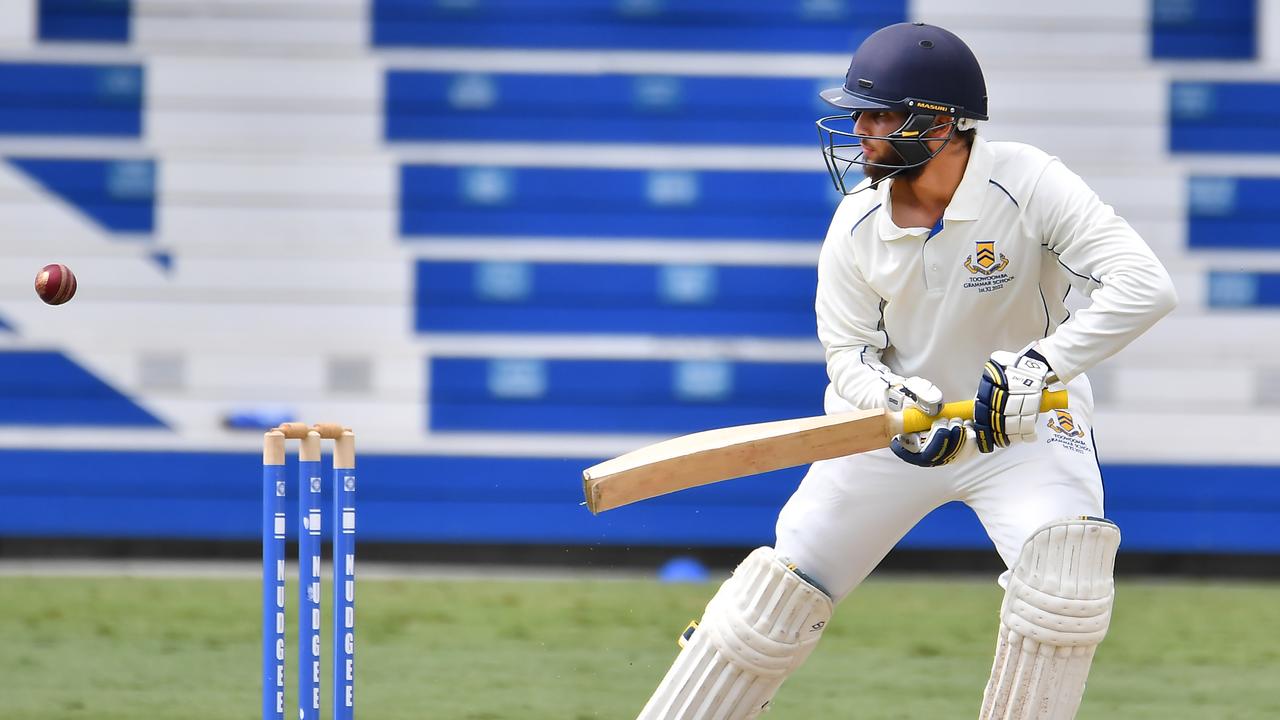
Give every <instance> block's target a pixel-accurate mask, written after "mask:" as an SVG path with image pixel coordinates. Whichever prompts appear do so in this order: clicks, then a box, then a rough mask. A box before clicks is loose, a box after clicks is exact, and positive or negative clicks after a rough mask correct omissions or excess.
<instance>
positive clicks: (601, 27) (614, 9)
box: [372, 0, 907, 53]
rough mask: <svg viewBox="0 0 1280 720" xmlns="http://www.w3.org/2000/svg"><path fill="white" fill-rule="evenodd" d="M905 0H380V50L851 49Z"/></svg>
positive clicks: (902, 16)
mask: <svg viewBox="0 0 1280 720" xmlns="http://www.w3.org/2000/svg"><path fill="white" fill-rule="evenodd" d="M906 19H907V9H906V1H905V0H862V1H861V2H855V1H854V0H770V2H761V3H751V2H748V3H743V2H736V1H735V0H680V1H679V2H669V1H668V0H574V1H573V2H564V1H563V0H469V1H468V2H450V3H445V2H431V3H428V2H421V0H373V13H372V25H373V44H374V45H375V46H377V47H405V46H408V47H508V48H538V49H553V48H583V49H603V50H695V51H707V50H721V51H724V50H738V51H743V52H761V51H775V50H777V51H790V52H839V53H843V52H851V51H852V50H853V48H854V47H857V45H858V43H860V42H861V41H862V39H863V38H865V37H866V36H867V35H868V34H870V33H871V32H872V31H874V30H875V29H877V28H879V27H882V26H884V25H888V24H890V23H895V22H903V21H905V20H906Z"/></svg>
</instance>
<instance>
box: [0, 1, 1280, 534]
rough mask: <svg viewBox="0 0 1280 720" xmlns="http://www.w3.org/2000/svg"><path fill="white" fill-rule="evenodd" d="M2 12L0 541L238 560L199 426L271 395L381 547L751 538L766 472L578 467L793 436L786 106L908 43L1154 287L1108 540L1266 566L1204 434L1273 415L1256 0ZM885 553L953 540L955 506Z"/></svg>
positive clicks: (1277, 96)
mask: <svg viewBox="0 0 1280 720" xmlns="http://www.w3.org/2000/svg"><path fill="white" fill-rule="evenodd" d="M16 2H20V3H30V8H31V11H32V13H31V17H32V19H33V23H32V28H31V31H30V34H29V37H26V38H25V40H23V39H22V37H23V36H22V35H21V33H19V32H17V31H16V30H14V29H13V28H15V27H18V26H19V25H20V23H17V22H8V23H6V27H4V28H0V30H3V32H0V45H4V49H5V51H6V52H5V59H4V62H3V63H0V91H3V93H4V95H5V97H6V105H5V106H4V107H3V108H0V157H3V158H4V159H5V162H3V163H0V224H3V227H4V228H5V235H6V237H12V238H17V239H18V240H17V241H15V242H11V243H5V244H3V245H0V260H2V261H3V264H4V265H5V266H6V267H11V268H18V269H21V268H27V269H28V270H25V271H22V272H15V273H7V274H5V275H3V276H0V370H6V369H7V372H8V375H7V377H10V378H11V379H12V380H13V382H9V383H4V382H0V458H3V459H4V461H5V462H6V463H7V467H9V468H11V469H12V470H11V478H10V479H8V480H6V481H5V482H0V506H3V507H5V508H6V513H4V514H3V515H2V516H0V534H3V535H34V536H45V535H59V534H61V535H81V536H84V535H93V536H104V537H105V536H111V537H120V536H142V535H147V534H150V535H152V536H156V537H203V538H217V539H227V538H239V539H248V538H251V537H254V536H255V534H256V532H257V528H256V525H255V523H256V512H255V511H254V503H255V502H256V494H255V490H256V487H255V482H256V481H255V475H256V467H255V466H254V462H255V461H254V458H253V456H252V454H251V452H248V451H247V450H248V446H252V445H254V444H255V443H256V441H257V440H256V434H255V433H251V432H246V431H245V430H244V429H238V428H237V427H234V426H236V425H243V424H245V423H242V422H239V421H236V422H232V419H233V418H250V419H252V418H255V417H266V416H268V415H271V414H272V413H285V414H290V415H292V416H296V417H300V418H303V419H309V420H310V419H317V420H330V419H333V420H340V421H343V422H346V423H348V424H350V425H352V426H354V427H355V428H356V429H357V431H358V432H359V433H360V438H361V440H360V442H361V458H362V459H361V467H362V468H363V469H362V473H366V474H367V477H369V478H370V479H371V480H370V482H368V483H367V484H366V485H365V486H364V487H365V488H366V489H367V490H366V491H367V493H368V495H367V496H366V497H367V498H368V502H369V505H368V506H367V507H368V508H369V514H368V515H366V521H365V528H368V529H369V532H370V533H372V535H371V536H370V537H372V538H373V539H377V540H392V541H413V540H420V541H438V542H575V543H577V542H583V543H597V542H599V543H611V544H663V543H671V544H684V545H697V544H715V545H724V544H739V543H741V544H757V543H763V542H768V541H769V540H770V539H771V529H772V522H773V517H774V514H775V513H776V510H777V507H778V505H779V504H780V503H781V502H782V501H783V500H784V499H785V497H786V496H787V493H788V492H789V489H790V488H791V487H793V486H794V483H795V482H797V481H798V479H799V471H786V472H782V473H777V474H774V475H771V476H768V477H767V478H753V479H748V480H744V481H741V482H735V483H731V484H726V485H723V486H721V487H716V488H707V489H703V490H696V491H693V492H691V493H688V494H681V495H677V496H673V497H671V498H666V499H663V500H659V501H657V502H655V503H652V504H650V503H645V504H642V505H638V506H635V507H632V508H625V509H622V510H619V511H616V512H611V513H609V514H606V515H604V516H601V517H599V518H594V517H591V516H590V515H589V514H587V513H586V512H585V511H584V510H583V509H582V508H581V507H579V506H578V505H577V503H578V502H579V499H580V498H579V497H578V494H579V492H580V487H579V483H578V477H579V472H580V470H581V468H582V467H584V466H586V465H588V464H590V463H591V462H594V461H595V460H598V459H600V458H601V457H603V456H605V455H608V454H612V453H616V452H621V451H622V450H625V449H628V448H630V447H633V446H635V445H637V444H639V443H640V442H642V441H645V440H650V439H653V438H655V437H657V436H660V435H664V434H670V433H675V432H683V431H686V430H695V429H702V428H707V427H714V426H721V425H726V424H730V423H734V422H749V421H755V420H766V419H775V418H780V417H786V416H791V415H805V414H813V413H817V412H820V405H821V392H822V388H823V385H824V384H825V375H824V372H823V368H822V364H821V361H822V350H821V348H820V346H819V345H818V343H817V342H816V338H815V336H814V320H813V316H812V300H813V298H812V293H813V278H814V265H813V264H814V261H815V260H816V257H817V251H818V246H819V243H820V242H821V239H822V237H823V235H824V233H825V230H826V224H827V219H828V217H829V214H830V212H831V209H832V207H833V206H834V204H835V202H836V201H837V200H838V198H837V197H836V196H835V195H834V192H833V190H832V189H831V186H830V183H829V181H828V178H827V177H826V175H825V173H824V171H823V167H822V164H821V160H820V158H819V156H818V153H817V148H816V145H815V143H814V141H815V139H816V133H815V132H814V129H813V125H812V122H813V120H814V119H815V118H816V117H817V116H818V115H819V114H820V113H822V112H824V111H825V110H826V108H825V107H824V106H822V105H820V104H819V102H818V100H817V98H816V92H815V91H816V90H817V89H818V88H819V87H826V86H828V85H830V84H833V83H835V82H838V81H839V80H840V77H841V75H842V73H843V69H844V65H845V63H846V62H847V54H848V50H849V49H850V48H851V47H853V46H854V45H855V44H856V43H857V42H858V41H860V40H861V39H862V37H864V36H865V35H866V34H867V33H868V32H870V31H871V30H872V29H873V28H875V27H878V26H880V25H883V24H886V23H889V22H893V21H896V20H901V19H907V18H910V19H916V18H919V19H921V20H928V21H930V22H935V23H937V24H940V25H943V26H946V27H950V28H951V29H953V30H955V31H957V32H958V33H960V34H961V35H962V36H963V37H965V38H966V40H967V41H969V42H970V44H971V45H972V46H973V47H974V49H975V51H976V52H977V54H978V55H979V57H980V58H981V59H982V61H983V63H984V67H985V68H986V71H987V76H988V85H989V90H990V96H991V103H992V107H991V114H992V121H991V122H990V123H987V124H984V125H983V126H982V128H981V130H980V132H981V133H982V134H983V136H984V137H987V138H989V139H992V140H1016V141H1024V142H1030V143H1032V144H1036V145H1039V146H1041V147H1043V148H1045V149H1046V150H1048V151H1050V152H1052V153H1054V154H1055V155H1058V156H1059V157H1061V158H1062V159H1063V160H1064V161H1065V162H1067V164H1068V165H1069V166H1070V167H1071V168H1072V169H1074V170H1076V171H1077V172H1079V173H1080V174H1081V175H1083V176H1084V177H1085V178H1086V179H1087V180H1088V181H1089V182H1090V184H1091V185H1092V186H1093V187H1094V188H1095V189H1097V190H1098V192H1099V194H1100V196H1101V197H1103V198H1104V199H1105V200H1106V201H1107V202H1109V203H1112V204H1113V205H1114V206H1115V207H1116V208H1117V210H1118V211H1119V212H1120V213H1121V214H1122V215H1124V216H1125V217H1126V218H1127V219H1129V220H1130V221H1131V222H1132V224H1133V225H1134V226H1135V227H1136V228H1137V229H1138V230H1139V231H1140V232H1141V233H1142V234H1143V235H1144V237H1146V238H1147V240H1148V242H1149V243H1150V245H1151V246H1152V247H1153V249H1154V250H1155V251H1156V252H1157V253H1158V254H1159V256H1160V257H1161V258H1162V260H1163V261H1164V262H1165V264H1166V265H1167V266H1168V267H1169V269H1170V271H1171V273H1172V274H1173V275H1174V277H1175V282H1176V283H1177V285H1178V288H1179V291H1180V294H1181V299H1182V304H1181V306H1180V307H1179V309H1178V310H1177V311H1176V312H1175V314H1174V315H1173V316H1171V317H1169V318H1168V319H1166V320H1165V321H1164V322H1162V323H1161V324H1159V325H1158V326H1157V327H1156V328H1154V329H1153V330H1152V331H1151V332H1150V333H1149V334H1147V335H1146V336H1144V337H1143V338H1141V339H1140V340H1139V341H1137V342H1136V343H1134V344H1133V345H1132V346H1131V347H1130V348H1127V349H1126V350H1124V351H1123V352H1121V353H1120V354H1119V355H1118V356H1116V357H1115V358H1113V359H1110V360H1108V361H1107V362H1106V363H1104V364H1103V365H1102V366H1101V367H1099V368H1098V369H1097V371H1096V372H1094V373H1091V377H1092V378H1093V379H1094V384H1095V390H1096V396H1097V400H1098V413H1097V418H1096V420H1097V425H1098V434H1099V445H1100V456H1101V461H1102V464H1103V466H1104V470H1105V473H1106V476H1107V492H1108V497H1109V510H1108V511H1109V513H1110V514H1112V515H1113V516H1115V518H1116V519H1117V520H1118V521H1119V522H1121V524H1122V525H1124V527H1125V532H1126V540H1125V542H1126V547H1127V548H1132V549H1151V550H1183V551H1188V550H1190V551H1206V552H1277V551H1278V550H1280V548H1278V547H1277V545H1276V541H1275V539H1274V533H1271V532H1270V530H1269V528H1270V527H1272V526H1274V524H1275V522H1276V519H1277V518H1280V505H1277V503H1276V497H1275V488H1274V487H1273V486H1274V483H1273V482H1270V479H1271V478H1274V472H1275V471H1274V468H1275V467H1277V466H1280V448H1272V447H1271V446H1269V445H1267V444H1265V443H1262V444H1260V445H1261V446H1260V447H1257V448H1253V447H1251V448H1249V449H1248V451H1247V452H1248V453H1250V454H1249V456H1248V458H1245V460H1247V461H1249V462H1252V463H1253V465H1252V466H1249V465H1241V461H1242V458H1241V457H1240V453H1241V450H1240V448H1239V447H1238V446H1237V445H1236V443H1235V439H1237V438H1238V437H1239V433H1240V432H1241V431H1242V430H1243V429H1244V428H1241V427H1238V426H1239V425H1240V424H1242V423H1244V424H1247V427H1248V429H1249V430H1250V431H1251V432H1255V433H1259V434H1263V435H1265V434H1266V433H1267V432H1269V431H1270V430H1271V429H1275V428H1276V427H1277V425H1280V411H1278V410H1277V403H1280V393H1277V392H1275V391H1269V390H1268V387H1269V383H1274V380H1275V377H1276V376H1275V370H1274V367H1275V362H1274V358H1275V356H1276V353H1277V351H1278V350H1280V345H1278V344H1277V343H1278V342H1280V340H1277V338H1280V312H1277V305H1278V304H1280V301H1278V300H1277V293H1278V292H1280V290H1277V284H1278V282H1280V281H1277V270H1280V265H1278V264H1277V263H1276V256H1275V251H1276V249H1277V246H1276V241H1275V240H1274V239H1273V238H1274V237H1275V236H1276V232H1274V231H1275V230H1276V228H1275V227H1273V226H1274V224H1275V223H1273V222H1272V221H1271V220H1270V219H1269V217H1268V214H1267V213H1268V211H1269V210H1270V205H1271V204H1272V203H1270V198H1271V197H1272V196H1274V195H1275V194H1276V191H1277V190H1280V186H1278V185H1277V183H1280V164H1277V163H1276V153H1277V151H1280V144H1277V142H1280V141H1277V140H1276V135H1275V134H1274V133H1271V132H1269V130H1270V128H1272V127H1274V126H1276V125H1277V124H1278V123H1280V81H1277V79H1276V78H1275V77H1273V76H1272V75H1273V73H1269V70H1268V68H1266V67H1263V66H1262V64H1261V63H1263V62H1264V59H1265V58H1266V57H1268V55H1267V52H1265V51H1266V50H1267V47H1266V46H1265V43H1266V42H1268V41H1267V39H1266V38H1267V37H1269V36H1268V35H1266V34H1265V33H1262V32H1261V30H1263V28H1262V27H1261V25H1262V24H1263V20H1264V18H1263V16H1261V15H1259V11H1258V6H1256V5H1254V4H1253V3H1250V2H1244V1H1241V0H1227V1H1225V2H1219V3H1201V2H1185V1H1181V2H1179V1H1177V0H1157V1H1156V2H1154V3H1151V4H1148V3H1116V2H1113V1H1111V0H1079V2H1076V3H1071V4H1051V3H1024V2H1017V1H1016V0H973V2H965V3H956V2H954V0H915V1H914V2H912V3H906V2H903V1H902V0H884V1H882V2H871V3H865V2H854V0H794V1H785V2H770V3H755V4H752V3H746V4H744V3H733V2H729V0H689V1H688V2H679V3H676V2H663V1H662V0H572V1H570V2H561V1H559V0H449V1H447V2H428V3H424V2H414V1H412V0H316V1H315V2H308V3H298V2H292V1H291V0H262V1H261V2H254V3H198V4H189V5H184V6H183V8H182V12H176V11H175V10H174V8H175V7H177V6H176V5H174V4H173V3H172V2H162V1H161V0H92V1H90V0H16ZM13 7H15V6H14V5H12V4H9V5H6V6H4V7H0V22H5V21H6V20H12V19H13V17H14V16H13V14H12V13H13V10H12V8H13ZM10 26H12V27H10ZM14 38H17V39H14ZM1270 42H1272V43H1273V44H1274V42H1275V41H1274V40H1271V41H1270ZM1274 55H1275V52H1274V49H1273V50H1272V55H1271V57H1274ZM1224 59H1230V60H1232V61H1233V63H1220V62H1215V63H1214V64H1212V65H1209V66H1206V67H1200V66H1199V65H1198V64H1197V63H1198V62H1199V61H1200V60H1211V61H1218V60H1224ZM1175 60H1176V61H1177V62H1172V61H1175ZM1241 107H1248V109H1249V112H1240V108H1241ZM50 261H63V262H68V263H69V264H71V265H72V266H73V267H74V268H75V269H76V271H77V273H78V275H79V276H80V278H81V290H80V293H81V295H80V296H79V297H77V299H76V300H75V301H73V302H72V303H70V304H68V305H66V306H63V307H60V308H47V307H44V306H42V305H40V304H39V303H38V302H36V301H35V300H34V297H33V295H32V293H31V288H30V275H31V274H32V273H34V271H35V270H36V269H37V268H39V267H40V265H42V264H43V263H45V262H50ZM1071 302H1072V303H1073V307H1079V305H1080V304H1082V303H1083V302H1084V299H1082V298H1074V297H1073V298H1072V299H1071ZM1189 340H1190V341H1192V342H1194V343H1196V346H1195V349H1194V351H1188V349H1187V345H1188V342H1189ZM60 392H61V393H72V394H73V395H74V396H75V397H74V398H65V399H66V400H67V403H66V404H65V405H61V406H59V407H58V409H57V410H56V411H55V410H53V409H51V408H50V406H48V405H46V404H44V403H41V402H39V401H38V400H37V398H38V397H43V396H48V395H51V394H52V395H56V394H57V393H60ZM268 411H270V412H268ZM1228 413H1229V414H1228ZM1240 417H1244V418H1245V419H1244V420H1241V419H1239V418H1240ZM247 422H248V424H252V420H250V421H247ZM50 428H56V429H57V430H58V435H57V438H58V439H57V443H56V444H57V445H58V447H57V448H51V447H36V446H33V445H32V444H31V439H32V437H39V438H42V439H43V438H46V437H47V436H45V435H43V434H41V433H44V432H45V431H47V430H48V429H50ZM1152 428H1156V429H1158V432H1156V431H1153V430H1152ZM1224 438H1226V439H1224ZM42 441H43V440H42ZM32 447H35V449H29V448H32ZM3 448H7V449H3ZM105 448H109V449H105ZM175 478H177V479H175ZM228 478H234V480H230V479H228ZM1204 478H1211V480H1212V481H1211V482H1204ZM495 488H496V489H499V490H501V492H500V493H495ZM54 502H57V503H58V507H59V509H60V512H59V513H57V514H52V515H50V514H49V513H44V514H43V515H42V514H40V513H38V512H36V511H37V510H40V509H42V508H48V507H49V506H50V504H51V503H54ZM694 520H697V522H694ZM362 532H364V530H363V529H362ZM904 543H905V544H906V545H908V546H912V547H935V548H944V547H985V546H986V541H985V539H984V536H983V535H982V531H981V529H980V528H979V527H977V526H976V524H975V523H974V522H973V520H972V517H971V515H970V514H969V513H968V512H967V511H965V510H963V509H962V508H957V507H953V506H949V507H947V508H944V509H943V510H942V511H940V512H939V513H937V514H935V515H934V516H933V517H931V518H930V519H929V520H928V521H927V522H926V523H925V524H924V525H922V526H921V527H920V528H919V529H917V530H916V531H914V532H913V533H912V534H911V535H909V536H908V537H907V538H906V540H905V541H904Z"/></svg>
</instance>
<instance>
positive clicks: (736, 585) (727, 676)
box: [638, 547, 832, 720]
mask: <svg viewBox="0 0 1280 720" xmlns="http://www.w3.org/2000/svg"><path fill="white" fill-rule="evenodd" d="M831 611H832V604H831V598H829V597H827V595H826V594H825V593H824V592H822V590H820V589H818V588H817V587H815V586H814V585H813V584H811V583H810V582H808V581H807V580H805V579H804V578H803V577H801V575H799V574H798V573H797V572H796V571H795V569H794V568H792V567H790V566H788V565H787V564H786V563H785V562H783V561H781V560H779V559H778V558H777V556H776V555H775V553H774V550H773V548H769V547H762V548H758V549H756V550H755V551H753V552H752V553H751V554H750V555H748V556H747V559H746V560H743V561H742V564H740V565H739V566H738V569H737V570H734V572H733V575H732V576H731V577H730V578H729V579H728V580H726V581H725V582H724V584H723V585H721V586H720V590H719V591H718V592H717V593H716V594H715V597H713V598H711V602H709V603H707V607H706V610H705V611H704V612H703V615H702V622H701V623H699V624H698V626H697V630H695V631H694V633H693V635H692V637H690V638H689V639H688V641H687V642H686V643H685V644H684V649H682V650H681V651H680V654H679V655H678V656H677V657H676V660H675V662H674V663H673V664H672V665H671V669H670V670H668V671H667V675H666V677H664V678H663V679H662V682H661V683H660V684H659V685H658V689H657V690H656V691H654V693H653V697H651V698H650V699H649V702H648V704H646V705H645V706H644V709H643V710H641V711H640V716H639V718H638V720H748V719H749V718H755V717H758V716H759V715H760V713H761V712H763V711H764V710H765V708H766V707H767V706H768V704H769V701H770V700H771V699H772V698H773V696H774V693H776V692H777V691H778V688H779V687H781V686H782V682H783V680H785V679H786V678H787V676H788V675H789V674H791V672H792V671H794V670H795V669H796V668H798V667H800V665H801V664H802V663H803V662H804V661H805V658H807V657H808V656H809V653H811V652H813V649H814V647H816V646H817V644H818V638H819V637H820V636H821V635H822V630H823V629H824V628H825V627H826V626H827V623H828V622H829V621H830V620H831Z"/></svg>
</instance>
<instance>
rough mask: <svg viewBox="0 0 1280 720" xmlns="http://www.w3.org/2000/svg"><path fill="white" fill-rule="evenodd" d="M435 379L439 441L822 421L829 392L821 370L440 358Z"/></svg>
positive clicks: (816, 365)
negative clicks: (460, 434) (460, 435)
mask: <svg viewBox="0 0 1280 720" xmlns="http://www.w3.org/2000/svg"><path fill="white" fill-rule="evenodd" d="M815 344H816V343H815ZM428 372H429V374H430V388H431V389H430V392H429V396H430V397H429V402H430V418H431V419H430V426H431V429H432V430H436V431H493V432H575V433H576V432H582V433H670V434H677V433H683V432H692V431H696V430H706V429H709V428H716V427H722V426H726V425H740V424H746V423H754V422H764V421H768V420H783V419H786V418H792V417H802V416H806V415H820V414H822V393H823V389H824V388H825V387H826V384H827V373H826V367H825V366H824V365H823V363H821V362H811V363H768V362H733V361H721V360H706V361H673V360H577V359H550V360H548V359H539V358H433V359H432V360H430V361H429V367H428Z"/></svg>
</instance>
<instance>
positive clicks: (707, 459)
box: [582, 390, 1067, 513]
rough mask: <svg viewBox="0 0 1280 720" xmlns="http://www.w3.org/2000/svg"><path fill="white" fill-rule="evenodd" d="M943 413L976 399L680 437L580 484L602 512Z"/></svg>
mask: <svg viewBox="0 0 1280 720" xmlns="http://www.w3.org/2000/svg"><path fill="white" fill-rule="evenodd" d="M1066 407H1067V391H1065V390H1056V391H1052V392H1051V391H1047V390H1046V391H1045V392H1044V394H1043V395H1042V396H1041V398H1040V412H1048V411H1050V410H1055V409H1058V410H1061V409H1065V408H1066ZM939 417H950V418H961V419H964V420H972V419H973V401H972V400H965V401H963V402H952V403H947V404H945V405H943V406H942V412H940V413H939V414H938V415H936V416H930V415H925V414H924V413H922V412H920V411H919V410H917V409H915V408H908V409H906V410H904V411H902V412H892V411H889V410H884V409H879V410H854V411H852V412H845V413H837V414H833V415H819V416H816V417H805V418H795V419H793V420H777V421H775V422H766V423H756V424H754V425H737V426H734V427H727V428H720V429H717V430H706V431H704V432H697V433H693V434H691V435H682V436H680V437H677V438H672V439H670V440H663V441H662V442H658V443H654V444H652V445H647V446H645V447H642V448H640V449H638V450H633V451H631V452H629V453H627V454H625V455H620V456H618V457H616V458H614V459H612V460H606V461H604V462H602V463H600V464H599V465H593V466H591V467H589V468H587V469H586V470H584V471H583V472H582V489H583V492H584V494H585V495H586V496H587V507H588V508H589V509H590V510H591V512H593V513H600V512H604V511H605V510H612V509H613V508H616V507H620V506H622V505H627V504H629V503H633V502H636V501H638V500H647V499H649V498H652V497H657V496H659V495H666V494H667V493H672V492H675V491H677V490H685V489H688V488H691V487H697V486H699V485H709V484H711V483H714V482H719V481H721V480H730V479H733V478H738V477H743V476H745V475H755V474H757V473H762V472H769V471H770V470H779V469H781V468H787V467H794V466H796V465H808V464H809V463H813V462H817V461H818V460H829V459H831V458H837V457H843V456H845V455H854V454H856V453H862V452H867V451H868V450H876V449H879V448H884V447H888V446H889V441H890V440H891V439H892V438H893V436H894V435H897V434H899V433H903V432H922V431H924V430H928V429H929V427H930V426H931V425H932V424H933V421H934V420H936V419H938V418H939Z"/></svg>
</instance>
